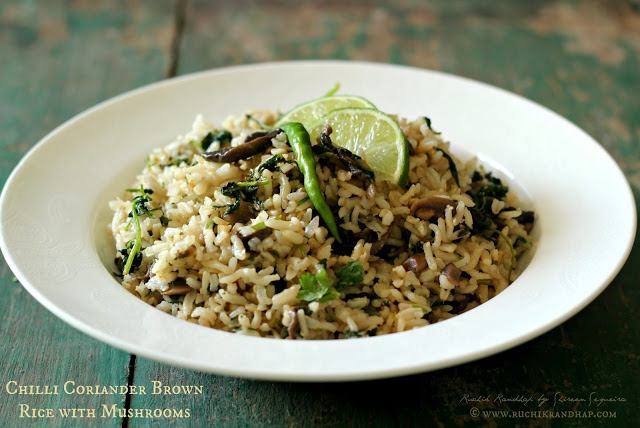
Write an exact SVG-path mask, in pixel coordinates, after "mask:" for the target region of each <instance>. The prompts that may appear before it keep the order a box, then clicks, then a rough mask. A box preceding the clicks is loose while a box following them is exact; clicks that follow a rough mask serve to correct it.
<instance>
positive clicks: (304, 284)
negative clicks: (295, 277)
mask: <svg viewBox="0 0 640 428" xmlns="http://www.w3.org/2000/svg"><path fill="white" fill-rule="evenodd" d="M327 291H328V290H327V289H324V288H322V286H321V285H320V284H319V283H318V280H317V279H316V277H315V276H314V275H312V274H310V273H305V274H304V275H302V276H301V277H300V291H298V298H299V299H301V300H304V301H305V302H314V301H316V300H320V299H321V298H322V296H324V295H325V293H326V292H327Z"/></svg>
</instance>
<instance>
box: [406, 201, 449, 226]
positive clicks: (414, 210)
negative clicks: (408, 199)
mask: <svg viewBox="0 0 640 428" xmlns="http://www.w3.org/2000/svg"><path fill="white" fill-rule="evenodd" d="M449 205H451V206H452V207H453V206H454V201H452V200H451V199H449V198H444V197H442V196H428V197H426V198H422V199H418V200H415V201H413V203H412V204H411V208H410V214H411V215H412V216H414V217H418V218H421V219H422V220H431V219H432V218H434V217H442V216H443V215H444V210H445V208H447V206H449Z"/></svg>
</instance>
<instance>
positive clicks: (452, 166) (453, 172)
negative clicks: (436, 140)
mask: <svg viewBox="0 0 640 428" xmlns="http://www.w3.org/2000/svg"><path fill="white" fill-rule="evenodd" d="M436 151H438V152H440V153H442V157H443V158H445V159H446V160H447V162H449V169H450V170H451V175H452V176H453V179H454V180H455V181H456V184H457V185H458V187H460V177H458V168H457V167H456V163H455V162H454V161H453V158H452V157H451V155H449V153H447V152H445V151H444V150H442V149H441V148H436Z"/></svg>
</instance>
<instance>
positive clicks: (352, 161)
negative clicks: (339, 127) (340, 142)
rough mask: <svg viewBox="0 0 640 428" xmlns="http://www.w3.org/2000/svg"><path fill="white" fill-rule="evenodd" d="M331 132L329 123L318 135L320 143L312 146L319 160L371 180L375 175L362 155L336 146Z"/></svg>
mask: <svg viewBox="0 0 640 428" xmlns="http://www.w3.org/2000/svg"><path fill="white" fill-rule="evenodd" d="M331 132H333V130H332V129H331V126H329V125H326V126H325V127H324V128H323V129H322V132H321V133H320V136H319V137H318V144H317V145H315V146H313V147H312V149H313V153H314V154H315V155H317V156H318V159H319V160H324V161H327V163H331V164H334V165H336V166H337V167H338V168H340V169H344V170H346V171H349V172H350V173H351V176H352V177H353V178H356V179H362V180H363V181H365V182H371V181H372V180H373V179H374V175H373V173H372V172H371V171H369V170H367V169H366V167H365V166H364V164H363V162H362V159H361V158H360V156H358V155H356V154H355V153H351V152H350V151H349V150H347V149H343V148H342V147H337V146H334V145H333V142H332V141H331Z"/></svg>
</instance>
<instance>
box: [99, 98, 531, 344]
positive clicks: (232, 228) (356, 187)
mask: <svg viewBox="0 0 640 428" xmlns="http://www.w3.org/2000/svg"><path fill="white" fill-rule="evenodd" d="M277 119H278V114H277V113H276V112H271V111H257V112H251V114H249V115H247V114H245V115H241V116H237V117H229V118H227V119H226V120H225V121H224V122H223V123H222V124H221V126H214V125H213V124H210V123H208V122H207V121H206V120H205V119H204V118H203V117H202V116H199V117H197V118H196V120H195V122H194V124H193V126H192V129H191V130H190V131H189V132H188V133H187V134H186V135H184V136H179V137H178V138H177V139H176V140H175V141H174V142H172V143H170V144H168V145H167V146H165V147H162V148H157V149H155V150H153V151H152V152H151V154H150V155H149V157H148V159H147V163H146V166H145V167H144V169H143V170H142V172H141V173H140V174H139V175H138V176H137V178H136V179H135V182H134V183H132V184H133V186H132V189H129V191H128V192H125V193H123V194H122V195H121V197H119V198H117V199H115V200H113V201H111V202H110V203H109V206H110V208H111V210H112V211H113V218H112V222H111V224H110V226H109V229H110V231H111V233H112V234H113V238H114V241H115V251H116V258H115V262H116V263H115V264H116V265H118V269H117V272H118V274H119V275H120V280H121V283H122V285H123V287H124V288H125V289H126V290H128V291H129V292H131V293H132V294H134V295H135V296H137V297H138V298H140V299H142V300H143V301H145V302H146V303H148V304H150V305H152V306H155V307H156V308H157V309H159V310H162V311H164V312H166V313H168V314H171V315H174V316H176V317H178V318H181V319H183V320H186V321H189V322H192V323H197V324H200V325H202V326H205V327H212V328H216V329H221V330H225V331H229V332H236V333H241V334H246V335H253V336H262V337H273V338H290V339H296V338H299V339H339V338H348V337H363V336H374V335H383V334H388V333H394V332H401V331H405V330H410V329H413V328H417V327H423V326H427V325H429V324H432V323H436V322H439V321H442V320H446V319H449V318H451V317H454V316H456V315H458V314H461V313H463V312H465V311H468V310H471V309H473V308H474V307H476V306H478V305H480V304H482V303H484V302H486V301H487V300H489V299H491V298H493V297H494V296H496V295H497V294H498V293H500V292H502V291H503V290H504V289H505V288H506V287H507V286H509V284H510V283H512V282H513V281H514V280H515V278H516V277H517V275H518V273H519V269H518V260H519V259H520V258H521V256H522V254H523V253H525V252H526V251H527V250H528V249H529V248H530V246H531V238H530V231H531V227H532V225H533V213H532V212H530V211H525V210H523V209H522V208H521V205H520V203H519V201H518V199H517V197H516V195H515V194H514V192H512V191H508V190H507V187H506V186H505V183H503V182H502V180H500V179H499V178H497V177H495V176H494V175H493V174H491V173H490V172H487V171H485V170H484V168H483V167H482V166H481V165H479V164H478V162H477V161H476V160H475V159H471V160H468V161H464V162H463V161H461V160H460V159H458V158H456V157H455V156H453V155H452V154H451V153H450V147H449V143H448V142H446V141H445V140H444V139H443V138H442V136H441V134H440V133H438V132H435V131H434V130H432V128H431V124H430V121H428V120H425V119H424V118H419V119H416V120H413V121H409V120H405V119H403V118H398V123H399V124H400V127H401V129H402V131H403V133H404V134H405V136H406V139H407V141H408V143H409V145H410V159H409V174H408V184H407V186H404V187H400V186H397V185H395V184H391V183H388V182H384V181H375V180H371V181H367V180H363V179H362V178H361V177H356V176H355V175H356V174H354V173H353V171H351V170H349V169H348V168H344V165H342V166H341V165H340V164H337V165H336V164H332V163H331V162H320V161H318V162H317V165H316V172H317V175H318V177H319V179H320V182H321V186H322V190H323V193H324V197H325V199H326V201H327V202H328V204H329V205H330V206H331V207H332V208H333V209H334V212H335V218H336V220H337V223H338V225H339V227H340V230H341V233H343V234H344V236H345V239H344V242H343V244H342V245H339V244H338V243H337V242H336V240H335V238H334V237H332V236H331V234H330V233H329V231H328V230H327V228H326V227H325V225H324V223H323V221H322V219H321V218H320V216H319V215H318V214H317V212H315V211H314V209H313V205H312V202H311V201H310V200H309V198H308V195H307V193H306V191H305V188H304V185H303V177H302V175H301V174H300V172H299V170H298V168H297V166H296V164H295V162H286V160H290V161H293V160H294V156H293V153H292V151H291V148H290V147H289V145H288V143H287V138H286V135H285V134H283V133H280V134H278V135H276V136H275V137H274V138H273V139H272V140H271V144H270V146H269V147H268V148H267V149H266V150H265V151H264V153H262V154H259V155H256V156H253V157H251V158H249V159H246V160H239V161H236V162H231V163H217V162H211V161H208V160H206V159H205V158H204V157H203V148H202V146H201V142H202V141H203V140H206V139H207V138H209V140H211V138H210V135H213V134H215V133H216V132H219V131H220V130H226V131H228V132H229V133H230V135H229V137H230V138H231V141H230V142H227V143H228V144H230V145H231V146H238V145H240V144H243V142H244V141H245V140H246V139H247V137H248V136H250V135H251V134H252V133H254V132H256V131H260V130H262V129H264V128H265V127H268V126H271V125H273V124H274V123H275V122H276V120H277ZM223 144H225V143H224V142H223V141H213V142H211V145H210V147H207V151H214V150H219V149H220V148H221V145H223ZM274 155H281V157H282V158H283V159H284V160H285V161H284V162H282V163H280V164H279V166H278V168H277V169H274V170H273V171H272V170H268V169H267V170H264V171H263V172H262V179H263V180H264V182H263V183H261V185H260V186H259V188H258V189H257V192H256V197H257V199H258V200H259V203H258V206H257V207H252V209H250V210H248V211H246V210H245V212H243V213H242V215H237V214H236V215H235V216H234V215H233V214H229V213H227V211H228V208H229V206H231V205H232V204H233V202H234V201H233V199H232V198H230V197H229V196H226V195H225V194H223V192H222V189H223V187H224V186H225V185H227V184H228V183H233V182H241V181H243V180H246V178H247V177H248V176H250V174H251V171H253V170H255V169H256V167H258V166H259V165H261V164H262V163H264V162H266V161H268V160H269V159H272V158H273V156H274ZM138 189H140V190H138ZM136 192H139V193H138V194H140V195H145V196H146V197H147V201H148V202H147V204H146V207H147V210H146V211H145V212H142V213H140V215H139V216H138V217H139V224H140V229H141V236H142V238H141V252H140V254H139V255H138V256H137V257H135V259H134V260H133V264H132V268H131V270H130V272H129V273H128V274H126V275H124V276H123V275H122V266H123V264H124V262H125V260H126V259H127V256H128V253H129V252H130V251H131V249H132V242H133V241H134V240H135V239H136V228H135V227H133V225H132V216H131V211H132V199H133V198H134V197H135V195H136ZM425 201H426V202H425ZM443 201H444V203H443ZM421 204H422V205H421ZM434 204H435V205H434ZM421 208H423V209H422V210H421ZM425 213H426V215H425ZM353 263H356V264H357V265H359V266H361V270H362V276H361V278H360V280H359V281H358V283H357V284H349V285H348V287H347V288H345V289H342V290H340V291H339V292H338V293H337V294H336V295H335V296H334V298H330V299H315V300H310V299H302V298H301V278H302V277H303V276H304V275H305V274H306V275H315V274H317V272H318V269H322V268H324V269H326V270H327V271H328V272H333V273H335V272H339V271H340V269H342V268H344V267H345V266H348V265H349V264H353ZM114 269H115V268H114Z"/></svg>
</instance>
